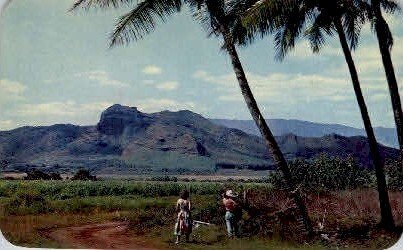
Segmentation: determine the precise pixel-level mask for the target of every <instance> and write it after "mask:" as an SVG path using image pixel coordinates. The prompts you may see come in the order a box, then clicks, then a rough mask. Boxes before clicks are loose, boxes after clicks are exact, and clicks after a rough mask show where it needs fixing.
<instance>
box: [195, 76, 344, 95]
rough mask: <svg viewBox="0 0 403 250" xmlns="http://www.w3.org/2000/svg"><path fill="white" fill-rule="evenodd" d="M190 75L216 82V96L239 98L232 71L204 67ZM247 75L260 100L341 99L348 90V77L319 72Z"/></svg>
mask: <svg viewBox="0 0 403 250" xmlns="http://www.w3.org/2000/svg"><path fill="white" fill-rule="evenodd" d="M193 76H194V77H195V78H197V79H200V80H203V81H205V82H210V83H214V84H216V88H217V89H218V90H219V91H220V92H221V93H222V95H221V96H220V97H219V99H220V100H227V101H235V100H239V101H242V100H243V99H242V96H241V94H240V90H239V87H238V83H237V81H236V78H235V75H234V74H231V73H230V74H226V75H219V76H214V75H210V74H209V73H207V72H204V71H198V72H196V73H195V74H194V75H193ZM247 78H248V80H249V84H250V86H251V89H252V91H253V93H254V95H255V97H256V98H260V99H261V101H267V100H275V99H276V98H287V99H290V100H291V99H292V100H304V101H306V100H309V101H312V100H324V99H332V100H334V101H342V100H346V99H349V98H350V96H351V91H352V89H351V88H350V87H351V84H350V83H349V80H348V79H345V78H333V77H327V76H321V75H303V74H281V73H276V74H271V75H259V74H254V73H247Z"/></svg>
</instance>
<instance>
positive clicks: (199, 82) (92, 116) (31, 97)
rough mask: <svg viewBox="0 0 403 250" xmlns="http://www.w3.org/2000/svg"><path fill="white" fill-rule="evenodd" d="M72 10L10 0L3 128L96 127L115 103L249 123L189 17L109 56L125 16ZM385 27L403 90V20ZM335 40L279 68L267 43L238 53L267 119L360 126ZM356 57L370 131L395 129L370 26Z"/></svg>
mask: <svg viewBox="0 0 403 250" xmlns="http://www.w3.org/2000/svg"><path fill="white" fill-rule="evenodd" d="M73 2H74V1H73V0H13V1H11V3H10V4H9V5H8V6H7V8H5V10H4V11H3V13H2V14H1V16H0V130H9V129H13V128H16V127H20V126H25V125H33V126H37V125H50V124H55V123H72V124H77V125H91V124H96V123H97V122H98V120H99V117H100V113H101V112H102V111H103V110H104V109H105V108H107V107H108V106H110V105H112V104H115V103H120V104H122V105H128V106H135V107H138V109H139V110H140V111H142V112H158V111H161V110H172V111H176V110H181V109H189V110H192V111H194V112H197V113H200V114H202V115H203V116H205V117H209V118H229V119H250V118H251V117H250V114H249V112H248V110H247V108H246V105H245V103H244V101H243V98H242V96H241V94H240V90H239V87H238V85H237V81H236V79H235V76H234V73H233V71H232V67H231V62H230V60H229V57H228V56H227V55H226V54H225V52H224V51H222V50H220V46H221V40H220V39H218V38H215V37H207V34H206V32H205V31H204V30H203V28H202V26H201V25H200V24H199V23H198V22H197V21H195V20H193V18H192V17H191V15H190V13H189V12H188V11H186V10H185V11H183V13H180V14H177V15H174V16H173V17H172V18H170V19H169V20H168V21H167V22H166V23H161V24H160V25H158V26H157V28H156V31H155V32H153V33H152V34H150V35H148V36H146V37H145V39H143V40H141V41H138V42H133V43H131V44H130V45H128V46H123V47H117V48H113V49H108V35H109V34H110V32H111V31H112V29H113V26H114V24H115V22H116V19H117V18H118V17H119V15H121V14H123V13H125V12H126V11H128V9H118V10H90V11H84V10H80V11H77V12H75V13H69V12H68V11H67V10H68V9H69V7H70V6H71V5H72V3H73ZM134 2H135V1H134ZM387 20H388V21H389V24H390V26H391V30H392V33H393V35H394V40H395V45H394V47H393V50H392V59H393V62H394V66H395V71H396V75H397V78H398V82H399V86H400V89H401V91H403V81H402V79H403V61H402V58H403V25H402V23H403V15H400V16H387ZM336 38H337V37H328V40H327V45H326V47H325V48H324V49H323V50H322V51H321V52H320V53H319V54H312V53H311V51H310V49H309V45H308V44H307V43H306V41H304V40H301V41H300V42H299V43H298V45H297V48H296V49H295V50H294V51H293V52H292V53H290V54H289V55H288V56H287V57H286V58H285V60H284V61H282V62H279V61H276V60H275V59H274V50H273V42H272V39H271V38H270V37H266V38H264V39H262V40H258V41H257V42H256V43H254V44H252V45H251V46H248V47H247V48H239V54H240V57H241V61H242V63H243V66H244V68H245V70H246V72H247V76H248V79H249V81H250V85H251V88H252V91H253V93H254V94H255V97H256V99H257V101H258V104H259V106H260V108H261V110H262V112H263V114H264V116H265V118H283V119H300V120H307V121H313V122H321V123H339V124H345V125H349V126H353V127H358V128H361V127H363V125H362V120H361V116H360V113H359V110H358V106H357V103H356V100H355V96H354V92H353V87H352V84H351V81H350V77H349V73H348V68H347V65H346V63H345V60H344V56H343V54H342V51H341V49H340V46H339V43H338V40H337V39H336ZM353 57H354V59H355V62H356V66H357V68H358V72H359V77H360V80H361V84H362V90H363V92H364V95H365V100H366V101H367V105H368V109H369V112H370V117H371V119H372V122H373V125H374V126H384V127H394V120H393V114H392V109H391V103H390V97H389V94H388V88H387V83H386V80H385V73H384V71H383V67H382V63H381V58H380V55H379V49H378V44H377V40H376V37H375V36H374V35H373V33H371V31H370V28H369V27H368V26H365V27H364V29H363V32H362V37H361V40H360V46H359V48H358V50H357V51H355V52H354V54H353Z"/></svg>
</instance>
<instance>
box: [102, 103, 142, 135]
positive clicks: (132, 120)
mask: <svg viewBox="0 0 403 250" xmlns="http://www.w3.org/2000/svg"><path fill="white" fill-rule="evenodd" d="M145 117H146V116H145V115H144V114H143V113H141V112H140V111H138V109H137V108H136V107H129V106H123V105H120V104H114V105H112V106H110V107H109V108H107V109H106V110H105V111H103V112H102V114H101V119H100V120H99V122H98V125H97V127H98V130H99V131H100V132H101V133H103V134H107V135H120V134H122V132H123V130H124V128H125V127H126V126H127V125H134V126H136V125H139V126H141V125H143V124H144V118H145Z"/></svg>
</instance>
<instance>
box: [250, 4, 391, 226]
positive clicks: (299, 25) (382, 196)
mask: <svg viewBox="0 0 403 250" xmlns="http://www.w3.org/2000/svg"><path fill="white" fill-rule="evenodd" d="M275 2H277V0H274V1H273V0H264V1H258V2H257V3H256V4H255V5H253V7H252V8H250V9H249V10H248V12H247V13H246V17H245V21H244V24H245V25H246V26H247V27H249V29H250V30H251V31H254V32H260V33H267V31H266V30H265V29H262V28H261V27H263V26H262V24H265V23H267V20H265V17H266V16H267V13H273V8H276V6H277V4H276V3H275ZM281 2H282V3H283V6H284V8H283V10H282V12H281V13H280V17H277V20H280V21H278V22H277V25H278V27H276V34H275V47H276V51H277V58H279V59H280V60H282V59H283V58H284V56H285V55H286V54H287V52H288V51H289V50H290V49H292V48H294V46H295V41H296V39H297V38H298V37H300V36H305V37H306V38H307V39H308V40H309V42H310V44H311V47H312V50H313V52H315V53H317V52H319V51H320V48H321V47H322V46H323V45H324V43H325V34H327V35H329V36H332V35H334V33H336V34H337V35H338V37H339V41H340V44H341V47H342V50H343V53H344V57H345V60H346V63H347V65H348V69H349V72H350V76H351V81H352V84H353V89H354V93H355V96H356V99H357V103H358V106H359V109H360V112H361V117H362V120H363V123H364V127H365V131H366V133H367V138H368V143H369V147H370V151H371V155H372V158H373V164H374V166H375V173H376V178H377V184H378V193H379V203H380V207H381V222H380V224H381V225H382V226H384V227H385V228H390V227H393V226H394V222H393V216H392V210H391V207H390V203H389V195H388V191H387V186H386V180H385V173H384V163H383V160H382V158H381V155H380V152H379V148H378V143H377V141H376V138H375V134H374V130H373V128H372V124H371V120H370V117H369V115H368V110H367V106H366V104H365V100H364V97H363V94H362V91H361V87H360V82H359V79H358V74H357V70H356V67H355V64H354V60H353V58H352V55H351V51H350V48H351V49H354V48H355V47H356V46H357V43H358V38H359V33H360V29H361V26H362V25H363V23H364V22H365V15H363V14H362V12H361V11H360V8H358V7H359V5H357V4H355V3H354V2H353V1H348V0H334V1H328V0H289V1H286V4H285V5H284V1H281ZM273 6H274V7H273ZM304 31H305V32H304Z"/></svg>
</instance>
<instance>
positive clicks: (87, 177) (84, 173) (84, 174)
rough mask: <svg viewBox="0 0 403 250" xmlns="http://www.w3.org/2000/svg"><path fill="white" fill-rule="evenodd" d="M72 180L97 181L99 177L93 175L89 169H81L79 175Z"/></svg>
mask: <svg viewBox="0 0 403 250" xmlns="http://www.w3.org/2000/svg"><path fill="white" fill-rule="evenodd" d="M71 180H81V181H96V180H97V177H96V176H95V175H91V174H90V171H88V170H87V169H80V170H78V171H77V173H76V174H75V175H74V176H73V177H72V178H71Z"/></svg>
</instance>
